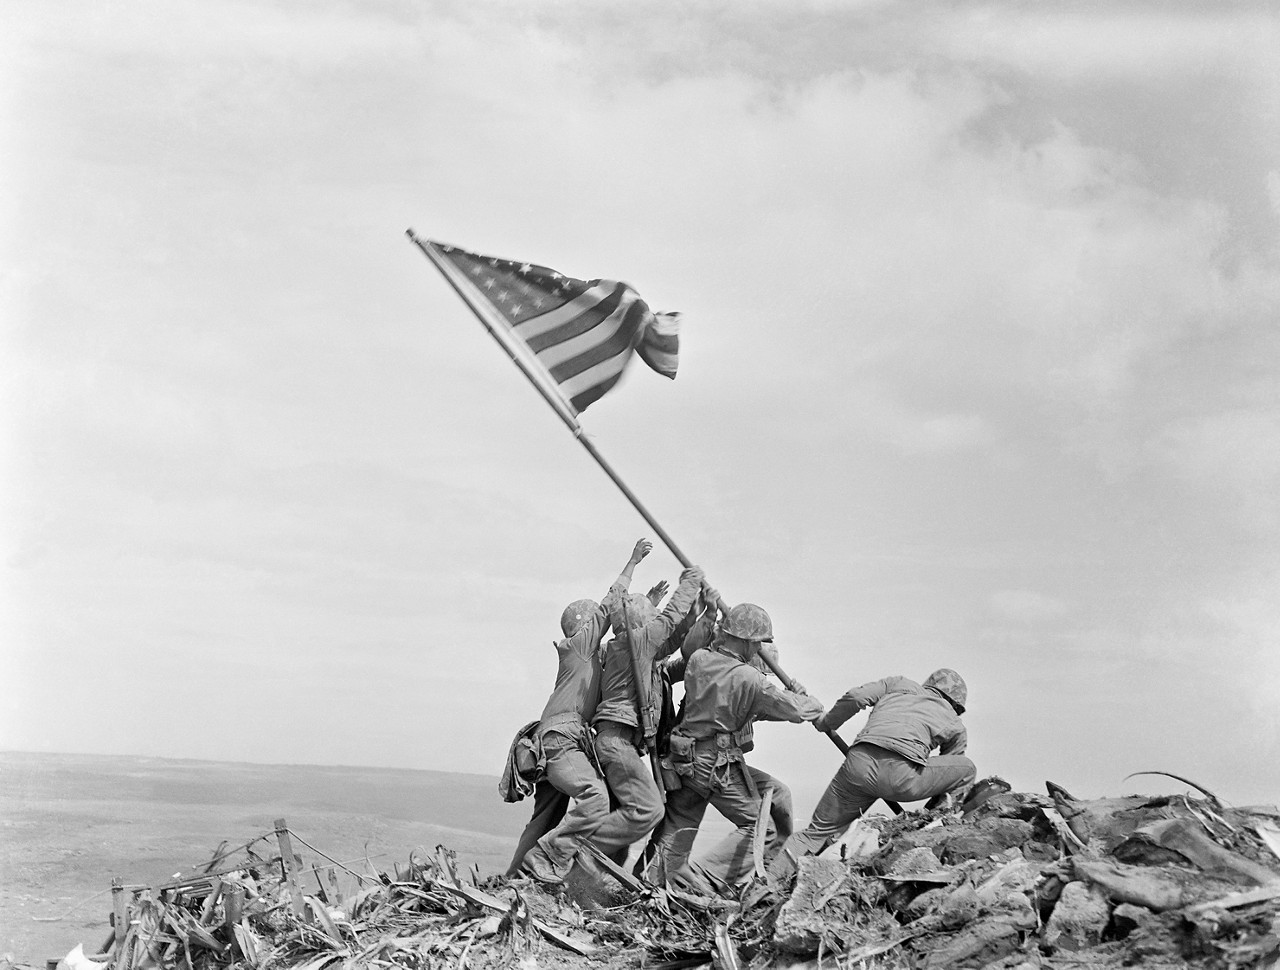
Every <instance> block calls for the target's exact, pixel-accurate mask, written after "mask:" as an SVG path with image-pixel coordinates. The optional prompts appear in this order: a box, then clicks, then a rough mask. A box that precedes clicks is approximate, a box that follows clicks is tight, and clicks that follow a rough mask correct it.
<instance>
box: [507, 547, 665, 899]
mask: <svg viewBox="0 0 1280 970" xmlns="http://www.w3.org/2000/svg"><path fill="white" fill-rule="evenodd" d="M652 549H653V543H651V542H649V541H648V540H647V539H641V540H639V541H637V542H636V544H635V548H634V549H632V551H631V558H629V559H628V560H627V564H626V565H625V566H624V567H623V569H622V572H621V573H620V574H619V575H618V578H617V579H616V580H614V582H613V585H612V586H610V587H609V592H608V594H607V595H606V596H605V598H604V600H603V601H602V602H601V603H596V602H595V601H594V600H589V599H583V600H575V601H574V602H572V603H570V604H569V605H568V606H567V607H565V610H564V613H563V614H561V616H560V629H561V631H562V632H563V633H564V639H563V640H561V641H559V642H558V643H557V644H556V654H557V655H558V657H559V664H558V666H557V669H556V684H555V687H554V689H553V690H552V691H551V696H550V698H548V700H547V703H546V706H545V707H544V708H543V710H542V718H541V720H540V721H539V723H538V729H537V735H536V741H537V744H538V746H540V748H541V751H542V758H543V760H544V763H545V764H544V772H545V778H544V782H543V783H542V784H540V785H539V786H538V787H537V788H536V789H535V792H534V814H533V818H532V819H530V821H529V824H528V825H527V826H526V827H525V834H524V835H522V836H521V839H520V842H519V844H518V846H517V849H516V857H515V858H514V859H512V861H511V868H510V869H509V870H508V872H511V871H513V870H515V869H516V868H517V867H518V868H520V869H522V870H523V871H524V872H526V873H528V874H529V875H531V876H533V877H534V878H535V879H538V880H540V881H542V882H550V883H555V882H560V881H562V880H563V879H564V876H565V874H566V873H567V872H568V871H569V869H570V868H571V867H572V865H573V860H574V857H575V855H576V854H577V851H578V841H577V840H578V839H581V838H585V837H587V836H589V835H591V834H592V833H593V832H595V831H596V829H597V828H598V827H599V825H600V823H601V822H602V821H603V820H604V819H605V817H606V816H607V815H608V813H609V791H608V789H607V788H606V787H605V782H604V779H603V778H602V777H601V774H600V772H599V771H598V770H597V768H596V764H595V758H594V752H593V751H592V741H591V737H590V732H589V730H588V727H587V725H588V724H589V723H590V721H591V718H592V717H594V716H595V713H596V708H597V706H598V704H599V702H600V678H601V671H602V657H601V654H602V651H601V648H600V641H601V639H602V638H603V636H604V634H605V632H606V631H607V630H608V628H609V616H610V611H611V610H613V609H614V608H616V607H617V606H619V605H620V604H621V602H622V601H623V600H624V599H625V598H626V597H627V596H628V595H629V594H628V592H627V587H628V586H630V584H631V574H632V572H633V571H634V570H635V567H636V566H637V565H638V564H639V563H640V561H641V560H642V559H644V557H645V556H647V555H648V554H649V552H650V550H652ZM557 793H558V794H559V795H560V796H562V797H564V798H568V799H572V800H573V804H572V807H570V808H569V809H568V810H567V811H565V812H564V813H563V818H562V819H561V820H560V821H559V824H557V825H555V827H554V828H551V830H550V831H548V832H546V834H545V835H541V836H540V837H539V835H538V833H539V831H543V830H545V829H546V828H547V827H549V826H548V823H549V820H550V818H553V817H554V815H555V813H557V811H559V810H562V809H563V802H562V801H560V800H559V799H558V798H557ZM535 840H536V841H535Z"/></svg>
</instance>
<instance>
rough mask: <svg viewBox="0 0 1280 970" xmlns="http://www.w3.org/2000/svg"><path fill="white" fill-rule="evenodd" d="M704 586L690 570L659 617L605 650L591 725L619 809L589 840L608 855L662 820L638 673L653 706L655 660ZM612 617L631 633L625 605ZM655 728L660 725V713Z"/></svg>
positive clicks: (657, 682) (657, 683)
mask: <svg viewBox="0 0 1280 970" xmlns="http://www.w3.org/2000/svg"><path fill="white" fill-rule="evenodd" d="M701 582H702V571H701V570H700V569H686V570H685V571H684V572H683V573H681V574H680V583H679V585H678V586H677V587H676V589H675V592H673V593H672V594H671V598H670V599H669V600H668V601H667V605H666V606H665V607H664V608H663V610H662V612H661V613H658V614H657V615H656V616H654V617H652V618H651V619H650V620H648V622H646V623H644V625H643V626H639V627H638V628H636V629H630V630H627V633H626V634H625V635H620V636H616V637H615V638H614V639H613V640H611V641H610V642H609V644H608V645H607V646H606V647H605V651H604V667H603V673H602V676H601V698H600V704H599V706H598V707H597V708H596V712H595V718H594V719H593V721H592V724H593V726H594V727H595V731H596V740H595V751H596V757H597V758H598V759H599V762H600V767H601V768H602V769H603V771H604V776H605V780H606V781H607V782H608V785H609V789H610V790H611V791H612V792H613V795H614V798H615V799H616V800H617V803H618V807H617V808H616V809H614V810H613V811H611V812H609V813H608V815H606V816H605V818H604V819H603V820H602V821H601V822H600V824H599V826H597V828H596V829H595V833H594V835H593V836H592V839H591V841H592V842H594V843H595V844H596V845H597V846H599V847H600V848H601V849H603V850H605V851H606V852H608V851H611V850H617V849H621V848H624V847H626V846H629V845H631V843H633V842H635V841H636V839H638V838H640V837H642V836H643V835H644V834H645V833H646V832H648V831H649V830H650V829H651V828H653V827H654V825H656V824H657V823H658V820H659V819H661V818H662V792H661V791H659V790H658V784H657V782H656V781H655V780H654V778H653V772H652V770H651V768H650V765H649V762H648V760H647V759H646V757H645V756H644V754H643V753H642V752H643V750H644V745H645V737H644V728H643V726H642V724H641V720H640V716H639V710H638V702H637V684H636V679H635V673H634V671H635V669H637V668H638V669H639V670H640V671H642V672H643V673H642V676H644V675H647V676H648V682H647V683H643V684H641V685H639V689H640V691H641V694H640V697H641V698H642V700H641V701H640V702H639V703H640V704H644V705H652V704H653V702H654V699H656V698H660V697H661V696H662V684H661V679H660V678H661V675H660V673H659V671H658V670H657V667H656V661H658V660H661V659H662V658H663V657H666V656H668V655H669V654H670V653H671V652H672V651H673V650H674V649H675V647H676V645H677V636H678V633H677V627H678V626H679V625H680V623H681V621H682V620H683V619H684V618H685V615H686V614H687V613H688V612H689V609H690V607H691V606H693V602H694V600H695V599H696V598H697V594H698V588H699V585H700V584H701ZM639 605H642V604H639ZM611 618H612V620H613V625H614V629H615V630H625V629H627V622H626V617H625V616H624V611H623V603H622V601H618V602H617V603H615V604H614V605H613V607H612V610H611ZM633 622H634V618H633ZM633 656H634V660H633ZM653 724H655V725H656V724H657V717H656V710H655V711H654V717H653Z"/></svg>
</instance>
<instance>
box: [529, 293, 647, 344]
mask: <svg viewBox="0 0 1280 970" xmlns="http://www.w3.org/2000/svg"><path fill="white" fill-rule="evenodd" d="M620 286H622V284H621V283H615V282H614V281H613V280H597V281H596V282H595V284H594V285H592V287H591V288H590V289H589V290H587V291H586V292H585V293H582V294H580V295H578V296H576V297H574V298H573V299H572V300H569V301H568V302H566V303H564V304H562V305H560V306H557V307H554V308H552V309H550V310H547V311H546V312H545V313H541V314H538V315H537V316H532V317H529V319H527V320H522V321H520V322H519V323H517V324H516V325H515V326H514V327H512V329H513V330H514V331H515V332H516V334H517V335H518V336H519V337H520V339H521V340H524V341H526V342H529V343H532V342H533V339H534V338H535V337H540V336H542V335H543V334H544V333H546V332H547V331H549V330H554V329H555V328H556V327H563V326H564V325H565V324H566V323H571V322H572V321H573V318H574V317H576V316H577V315H578V314H579V313H581V312H582V311H583V310H589V309H591V308H592V307H593V306H595V305H596V304H597V303H599V302H600V301H601V300H605V299H607V298H608V297H609V296H610V294H612V293H614V292H616V291H617V289H618V287H620ZM552 298H553V299H554V296H553V297H552Z"/></svg>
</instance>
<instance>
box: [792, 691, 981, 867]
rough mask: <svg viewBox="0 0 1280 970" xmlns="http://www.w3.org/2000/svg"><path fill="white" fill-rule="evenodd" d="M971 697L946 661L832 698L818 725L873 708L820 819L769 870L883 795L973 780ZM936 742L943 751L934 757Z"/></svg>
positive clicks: (909, 796) (906, 798) (817, 848)
mask: <svg viewBox="0 0 1280 970" xmlns="http://www.w3.org/2000/svg"><path fill="white" fill-rule="evenodd" d="M968 697H969V691H968V688H967V687H966V686H965V682H964V680H963V678H961V676H960V675H959V674H958V673H956V672H955V671H954V670H950V669H948V668H945V667H944V668H942V669H941V670H935V671H934V672H933V673H931V674H930V675H929V676H928V677H927V678H925V681H924V683H923V684H917V683H916V682H915V681H914V680H908V679H907V678H906V677H886V678H885V679H884V680H877V681H874V682H873V683H870V684H863V685H862V686H861V687H855V688H854V689H853V690H851V691H849V692H848V693H847V694H845V695H844V696H843V697H841V698H840V700H838V701H836V702H835V703H834V704H833V705H831V710H830V711H828V712H827V713H826V714H824V715H823V716H822V717H820V718H818V719H817V720H816V721H814V722H813V726H814V727H816V728H817V729H818V730H819V731H833V730H835V729H836V728H838V727H839V726H840V725H841V724H843V723H844V722H845V721H847V720H848V719H849V718H850V717H852V716H853V715H854V714H856V713H858V711H861V710H863V709H864V708H867V707H870V708H871V714H870V716H869V717H868V718H867V724H866V727H864V728H863V729H862V731H861V732H860V733H859V734H858V737H857V739H856V740H855V741H854V743H853V746H852V747H851V748H850V749H849V754H848V755H847V756H846V757H845V760H844V764H843V765H841V766H840V769H839V770H838V771H837V772H836V776H835V777H834V778H832V779H831V784H829V785H828V786H827V790H826V791H825V792H824V793H823V795H822V797H821V798H820V799H819V800H818V806H817V807H816V808H815V809H814V810H813V819H812V820H811V821H810V822H809V825H808V826H807V827H806V828H805V829H804V830H803V831H801V832H797V833H795V834H794V835H792V836H791V838H790V839H788V840H787V842H786V845H785V847H784V851H783V852H782V853H779V855H778V856H777V858H776V859H775V860H774V865H772V866H770V872H771V873H773V874H775V875H781V874H783V873H784V872H785V871H787V870H789V869H790V868H791V866H792V863H791V860H794V859H797V858H799V857H800V856H802V855H816V854H818V853H819V852H821V851H822V850H823V849H825V848H826V847H827V846H828V845H830V844H831V843H832V842H834V841H835V840H836V839H838V838H840V837H841V836H842V835H844V833H845V831H846V830H847V829H848V828H849V826H850V824H852V822H853V821H854V819H856V818H859V817H860V816H861V815H862V813H863V812H865V811H866V810H867V809H868V808H870V807H871V804H872V803H873V802H874V801H875V800H876V799H877V798H883V799H885V800H886V801H897V802H913V801H919V800H920V799H926V798H927V799H940V798H942V797H944V796H946V795H947V793H949V792H952V791H955V790H957V789H959V788H962V787H964V786H965V785H968V784H970V783H972V782H973V780H974V778H975V777H976V776H977V770H976V768H975V767H974V764H973V762H972V761H970V760H969V759H968V758H967V757H965V753H964V751H965V744H966V743H967V740H968V732H967V731H966V730H965V726H964V724H963V723H962V722H961V720H960V715H961V714H963V713H964V710H965V704H966V702H967V701H968ZM934 748H938V749H939V753H938V754H937V755H934V756H932V757H930V754H931V752H932V751H933V749H934Z"/></svg>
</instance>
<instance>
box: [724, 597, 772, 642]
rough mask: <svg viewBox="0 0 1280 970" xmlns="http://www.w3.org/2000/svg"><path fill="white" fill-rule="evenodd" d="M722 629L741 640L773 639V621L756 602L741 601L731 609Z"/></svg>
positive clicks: (769, 640)
mask: <svg viewBox="0 0 1280 970" xmlns="http://www.w3.org/2000/svg"><path fill="white" fill-rule="evenodd" d="M720 629H721V630H723V631H724V632H725V633H727V634H729V636H731V637H737V638H738V639H739V640H757V641H759V640H764V641H766V642H771V641H772V640H773V621H772V620H770V619H769V614H768V613H766V612H765V611H764V609H763V608H761V607H759V606H756V604H755V603H739V604H738V605H737V606H735V607H734V608H733V609H731V610H730V611H729V617H728V619H726V620H725V622H724V625H723V626H722V627H721V628H720Z"/></svg>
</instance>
